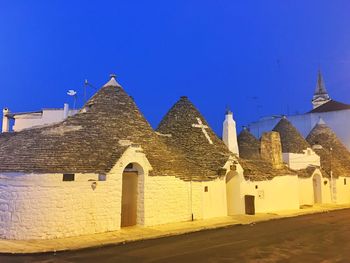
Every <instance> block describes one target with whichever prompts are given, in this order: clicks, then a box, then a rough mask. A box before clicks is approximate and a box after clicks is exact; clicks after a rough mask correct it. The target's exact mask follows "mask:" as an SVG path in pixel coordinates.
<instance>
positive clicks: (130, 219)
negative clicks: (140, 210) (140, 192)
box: [121, 172, 138, 227]
mask: <svg viewBox="0 0 350 263" xmlns="http://www.w3.org/2000/svg"><path fill="white" fill-rule="evenodd" d="M137 183H138V176H137V172H124V173H123V185H122V214H121V227H126V226H134V225H136V219H137Z"/></svg>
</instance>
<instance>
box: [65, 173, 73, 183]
mask: <svg viewBox="0 0 350 263" xmlns="http://www.w3.org/2000/svg"><path fill="white" fill-rule="evenodd" d="M74 179H75V174H63V181H64V182H68V181H74Z"/></svg>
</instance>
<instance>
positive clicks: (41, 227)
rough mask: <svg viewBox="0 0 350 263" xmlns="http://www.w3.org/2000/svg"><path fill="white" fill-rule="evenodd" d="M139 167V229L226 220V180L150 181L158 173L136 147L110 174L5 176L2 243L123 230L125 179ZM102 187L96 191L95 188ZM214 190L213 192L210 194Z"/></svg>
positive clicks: (0, 198)
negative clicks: (104, 176)
mask: <svg viewBox="0 0 350 263" xmlns="http://www.w3.org/2000/svg"><path fill="white" fill-rule="evenodd" d="M129 163H133V164H134V168H136V169H137V171H138V173H139V178H138V199H137V201H138V208H137V224H138V225H140V226H144V225H145V226H150V225H158V224H165V223H171V222H180V221H188V220H191V219H192V213H193V216H194V219H195V220H196V219H203V218H210V217H218V216H226V215H227V208H226V185H225V177H223V178H221V179H217V180H214V181H209V182H192V183H191V182H186V181H183V180H180V179H178V178H176V177H170V176H149V170H151V169H152V167H151V165H150V164H149V162H148V160H147V158H146V156H145V155H144V154H143V153H142V152H141V148H139V147H136V148H135V147H133V146H130V147H129V148H128V149H127V150H126V151H125V152H124V154H123V155H122V157H121V158H120V159H119V160H118V162H117V163H116V165H115V166H114V167H113V168H112V170H111V171H110V172H109V173H108V174H107V180H106V181H98V174H75V181H69V182H63V181H62V178H63V175H62V174H1V175H0V238H3V239H23V240H24V239H52V238H62V237H70V236H79V235H86V234H94V233H101V232H106V231H115V230H118V229H120V223H121V198H122V174H123V171H124V169H125V167H126V166H127V165H128V164H129ZM93 184H96V188H93V187H92V186H93ZM206 186H207V187H208V192H205V191H204V188H205V187H206Z"/></svg>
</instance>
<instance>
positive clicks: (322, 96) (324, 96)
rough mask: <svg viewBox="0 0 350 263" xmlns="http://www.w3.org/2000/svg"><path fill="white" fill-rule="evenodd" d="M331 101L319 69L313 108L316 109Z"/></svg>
mask: <svg viewBox="0 0 350 263" xmlns="http://www.w3.org/2000/svg"><path fill="white" fill-rule="evenodd" d="M329 100H330V97H329V95H328V92H327V90H326V85H325V84H324V80H323V76H322V73H321V70H320V69H319V70H318V74H317V82H316V88H315V93H314V96H313V98H312V105H313V108H314V109H315V108H317V107H319V106H321V105H322V104H324V103H326V102H328V101H329Z"/></svg>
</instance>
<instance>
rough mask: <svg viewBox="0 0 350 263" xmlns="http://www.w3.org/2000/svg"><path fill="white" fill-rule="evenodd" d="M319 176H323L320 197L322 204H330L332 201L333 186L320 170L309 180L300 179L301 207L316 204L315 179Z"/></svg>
mask: <svg viewBox="0 0 350 263" xmlns="http://www.w3.org/2000/svg"><path fill="white" fill-rule="evenodd" d="M317 175H320V176H321V181H320V188H321V189H320V195H321V196H320V197H321V203H322V204H330V203H332V200H331V185H330V180H329V179H328V178H326V177H323V176H322V173H321V172H320V170H319V169H316V170H315V171H314V172H313V174H312V175H311V176H310V177H309V178H299V179H298V180H299V202H300V205H313V204H315V193H314V191H315V189H314V183H313V178H314V177H315V176H317Z"/></svg>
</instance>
